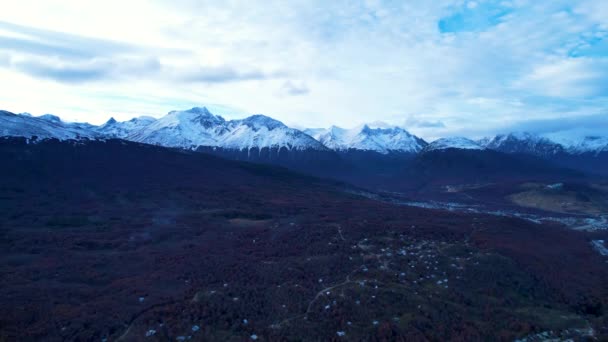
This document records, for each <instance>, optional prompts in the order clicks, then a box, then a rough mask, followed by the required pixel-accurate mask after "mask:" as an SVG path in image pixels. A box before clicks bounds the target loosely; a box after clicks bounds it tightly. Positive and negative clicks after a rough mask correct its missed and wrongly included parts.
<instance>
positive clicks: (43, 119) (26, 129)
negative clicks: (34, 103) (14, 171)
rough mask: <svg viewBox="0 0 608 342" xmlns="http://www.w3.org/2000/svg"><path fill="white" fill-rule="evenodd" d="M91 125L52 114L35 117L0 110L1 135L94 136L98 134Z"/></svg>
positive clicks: (63, 138)
mask: <svg viewBox="0 0 608 342" xmlns="http://www.w3.org/2000/svg"><path fill="white" fill-rule="evenodd" d="M90 127H93V126H92V125H88V124H81V123H66V122H63V121H61V119H60V118H59V117H57V116H55V115H50V114H45V115H42V116H39V117H34V116H31V115H28V114H25V115H22V114H14V113H11V112H7V111H0V136H12V137H26V138H32V137H38V138H39V139H51V138H54V139H61V140H67V139H82V138H94V137H96V136H97V135H96V134H95V132H93V131H92V130H91V129H90Z"/></svg>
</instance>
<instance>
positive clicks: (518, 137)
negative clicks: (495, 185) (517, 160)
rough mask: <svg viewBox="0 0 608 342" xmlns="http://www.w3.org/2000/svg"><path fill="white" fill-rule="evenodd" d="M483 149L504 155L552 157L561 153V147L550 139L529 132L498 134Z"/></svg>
mask: <svg viewBox="0 0 608 342" xmlns="http://www.w3.org/2000/svg"><path fill="white" fill-rule="evenodd" d="M485 147H486V148H488V149H492V150H497V151H500V152H506V153H530V154H536V155H553V154H556V153H560V152H562V151H563V147H562V146H561V145H560V144H558V143H556V142H554V141H551V140H550V139H547V138H545V137H542V136H540V135H538V134H534V133H529V132H512V133H509V134H499V135H497V136H495V137H494V138H493V139H489V140H487V143H486V144H485Z"/></svg>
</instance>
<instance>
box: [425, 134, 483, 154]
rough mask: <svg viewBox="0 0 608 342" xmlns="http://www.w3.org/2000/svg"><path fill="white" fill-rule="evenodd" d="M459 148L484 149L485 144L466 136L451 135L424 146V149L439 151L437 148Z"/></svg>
mask: <svg viewBox="0 0 608 342" xmlns="http://www.w3.org/2000/svg"><path fill="white" fill-rule="evenodd" d="M450 148H454V149H459V150H483V149H484V148H483V146H481V145H479V144H478V143H476V142H475V141H473V140H471V139H467V138H464V137H451V138H441V139H438V140H435V141H433V142H432V143H430V144H429V145H428V146H427V147H425V148H424V151H437V150H446V149H450Z"/></svg>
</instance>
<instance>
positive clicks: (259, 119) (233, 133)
mask: <svg viewBox="0 0 608 342" xmlns="http://www.w3.org/2000/svg"><path fill="white" fill-rule="evenodd" d="M127 139H128V140H132V141H137V142H142V143H148V144H155V145H162V146H167V147H179V148H186V149H196V148H199V147H220V148H225V149H234V150H248V149H252V148H258V149H262V148H270V149H280V148H286V149H288V150H292V149H295V150H307V149H315V150H325V149H326V148H325V146H323V145H322V144H320V143H319V142H318V141H316V140H314V139H313V138H312V137H310V136H308V135H307V134H305V133H303V132H301V131H298V130H296V129H293V128H289V127H287V126H285V125H284V124H283V123H282V122H280V121H277V120H274V119H272V118H270V117H267V116H264V115H253V116H250V117H248V118H245V119H242V120H231V121H226V120H224V118H222V117H221V116H219V115H214V114H212V113H211V112H209V110H207V108H205V107H202V108H198V107H195V108H192V109H189V110H185V111H172V112H170V113H169V114H167V115H166V116H164V117H162V118H160V119H158V120H156V121H154V122H152V123H150V124H149V125H147V126H145V127H143V128H142V129H140V130H138V131H136V132H134V133H132V134H130V135H129V136H127Z"/></svg>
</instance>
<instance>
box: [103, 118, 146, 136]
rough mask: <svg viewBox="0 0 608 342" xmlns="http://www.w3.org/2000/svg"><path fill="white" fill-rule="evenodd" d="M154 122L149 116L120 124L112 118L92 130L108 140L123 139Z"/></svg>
mask: <svg viewBox="0 0 608 342" xmlns="http://www.w3.org/2000/svg"><path fill="white" fill-rule="evenodd" d="M154 121H156V119H155V118H153V117H151V116H140V117H137V118H133V119H131V120H129V121H122V122H119V121H116V120H115V119H114V118H110V120H108V121H107V122H106V123H104V124H103V125H101V126H97V127H94V130H95V131H96V132H98V133H99V134H101V135H103V136H106V137H109V138H119V139H125V138H127V137H128V136H129V135H130V134H132V133H134V132H136V131H139V130H141V129H143V128H144V127H146V126H148V125H150V124H151V123H153V122H154Z"/></svg>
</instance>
